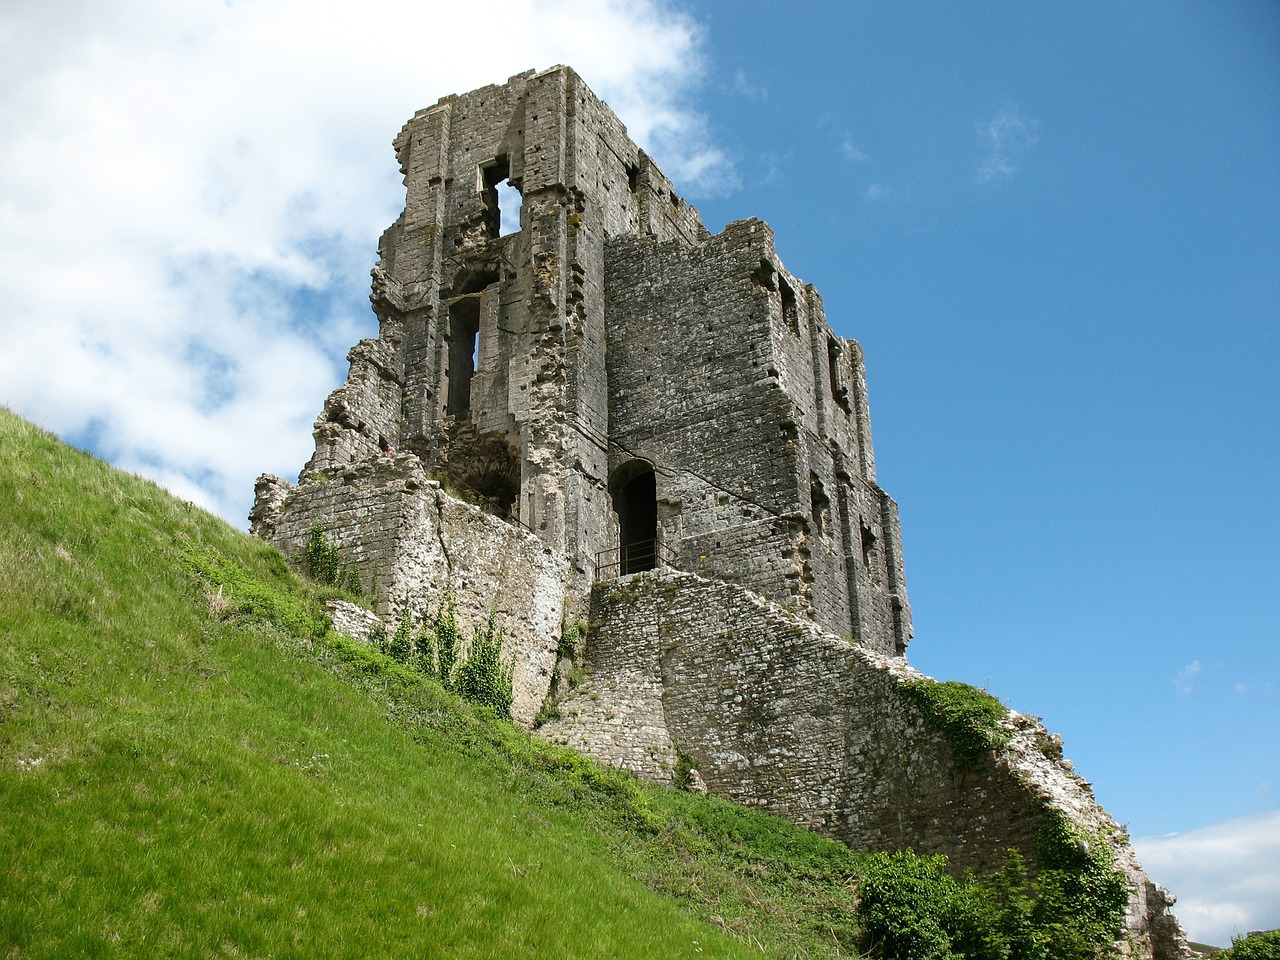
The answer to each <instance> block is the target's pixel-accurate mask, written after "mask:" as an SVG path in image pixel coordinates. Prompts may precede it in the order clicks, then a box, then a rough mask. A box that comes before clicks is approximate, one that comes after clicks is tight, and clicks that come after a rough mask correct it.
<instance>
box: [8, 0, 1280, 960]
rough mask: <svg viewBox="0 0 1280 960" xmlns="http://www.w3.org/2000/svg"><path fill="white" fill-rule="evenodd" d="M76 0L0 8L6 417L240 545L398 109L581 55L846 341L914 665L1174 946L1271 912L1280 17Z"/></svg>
mask: <svg viewBox="0 0 1280 960" xmlns="http://www.w3.org/2000/svg"><path fill="white" fill-rule="evenodd" d="M52 8H53V5H39V4H34V3H21V2H20V3H16V4H10V5H6V6H5V8H4V9H3V10H2V11H0V91H3V92H2V93H0V120H3V122H4V125H5V129H6V131H8V133H7V134H6V137H5V138H4V141H3V143H0V243H3V245H4V249H5V252H6V256H5V257H4V258H3V262H0V335H2V336H3V339H4V342H5V344H6V350H5V351H4V355H3V357H0V402H3V403H6V404H8V405H9V406H11V407H12V408H14V409H15V410H17V411H18V412H20V413H22V414H24V415H26V416H28V417H30V418H32V419H34V420H36V421H37V422H39V423H41V424H42V425H44V426H46V427H49V428H50V429H54V430H55V431H57V432H59V433H60V435H62V436H64V437H66V438H68V439H70V440H72V441H74V442H78V443H80V444H82V445H85V446H88V447H90V448H92V449H94V450H95V451H96V452H98V453H100V454H101V455H103V456H105V457H106V458H108V459H110V460H111V461H112V462H115V463H117V464H119V465H121V466H124V467H126V468H127V469H131V470H135V471H138V472H141V473H144V474H146V475H148V476H152V477H155V478H156V479H158V480H159V481H161V482H163V483H165V484H167V485H168V486H170V487H171V488H172V489H174V490H175V491H176V492H179V493H180V494H182V495H184V496H187V497H189V498H191V499H194V500H196V501H197V502H200V503H203V504H205V505H207V506H209V507H210V508H211V509H214V510H216V511H218V512H220V513H222V514H223V515H224V516H226V517H227V518H228V519H230V520H232V522H235V523H237V524H239V525H241V526H243V525H244V523H245V521H244V515H245V511H246V510H247V507H248V503H249V501H250V499H251V496H252V481H253V477H254V476H255V475H256V474H257V473H258V472H261V471H264V470H269V471H272V472H276V473H281V474H289V473H291V472H296V470H297V468H298V467H299V466H300V465H301V464H302V463H303V462H304V461H305V459H306V457H307V455H308V454H309V451H310V446H311V441H310V423H311V420H312V418H313V417H314V416H315V414H316V413H317V412H318V411H319V409H320V406H321V404H322V403H323V399H324V397H325V395H326V394H327V393H328V391H329V390H331V389H332V388H333V387H334V386H335V385H336V384H337V383H338V382H339V381H340V380H341V378H342V376H343V374H344V372H345V364H344V362H343V356H344V354H345V352H346V349H347V347H348V346H350V344H351V343H353V342H354V341H355V340H356V339H358V338H359V337H361V336H367V335H369V334H370V333H371V332H372V330H373V323H372V318H371V316H370V315H369V313H368V307H367V303H366V295H367V282H368V280H367V278H368V269H369V267H370V266H371V265H372V262H373V258H374V250H375V244H376V239H377V235H378V233H379V232H380V231H381V230H382V229H383V228H384V227H385V226H386V225H387V224H388V223H390V221H391V220H392V219H393V218H394V217H395V215H396V213H397V211H398V208H399V205H400V203H401V202H402V199H403V197H402V193H401V188H400V187H399V184H398V177H397V174H396V169H395V164H394V159H393V157H392V155H391V150H390V147H389V142H390V140H391V138H392V137H393V136H394V134H395V133H396V131H397V130H398V129H399V127H400V125H401V124H402V123H403V122H404V120H405V119H407V117H408V116H409V115H410V114H411V113H412V112H413V111H414V110H415V109H417V108H419V107H422V106H425V105H428V104H430V103H432V102H434V101H435V100H436V99H437V98H438V97H440V96H441V95H444V94H447V93H451V92H460V91H463V90H467V89H471V88H473V87H476V86H480V85H482V84H485V83H491V82H498V81H502V80H504V79H505V78H506V77H507V76H508V75H510V74H513V73H516V72H518V71H520V70H523V69H527V68H529V67H545V66H549V65H551V64H553V63H557V62H564V63H569V64H571V65H573V66H575V67H576V68H577V69H578V70H579V71H580V72H581V73H582V74H583V76H584V77H585V79H586V80H587V82H588V83H589V84H591V85H592V87H593V88H594V89H595V90H596V91H597V92H598V93H600V94H601V95H602V96H604V97H605V98H606V99H607V100H608V101H609V102H610V103H611V104H612V105H613V106H614V108H615V109H616V110H617V111H618V112H619V114H620V115H621V116H622V118H623V120H624V121H625V122H626V123H627V125H628V128H629V129H630V130H631V132H632V135H633V136H634V137H635V138H636V139H637V140H638V141H639V142H640V143H641V144H642V145H644V146H645V147H646V149H648V150H650V152H652V153H653V154H654V155H655V156H656V157H657V158H658V160H659V162H660V163H661V164H662V165H663V167H664V168H665V169H666V170H667V172H668V173H669V174H671V175H672V177H673V179H674V180H675V181H676V183H677V185H678V188H679V189H681V191H682V192H683V193H684V194H685V195H686V196H688V197H689V198H690V199H691V200H692V201H693V202H694V203H695V204H696V205H697V206H698V207H699V209H700V210H701V211H702V213H703V216H704V219H705V220H706V222H707V224H708V226H709V227H711V228H712V229H713V230H718V229H720V228H721V227H723V225H724V224H725V223H727V222H729V221H731V220H734V219H739V218H743V217H750V216H756V217H760V218H762V219H765V220H767V221H768V222H769V223H770V224H771V225H772V226H773V228H774V230H775V232H776V235H777V241H778V250H779V252H780V254H781V256H782V257H783V259H784V261H785V262H786V264H787V266H788V268H789V269H790V270H791V272H792V273H794V274H796V275H797V276H799V277H801V278H803V279H804V280H806V281H808V282H811V283H813V284H815V285H816V286H817V288H818V290H819V291H820V292H821V294H822V295H823V297H824V300H825V303H826V308H827V315H828V319H829V320H830V321H831V323H832V325H833V326H834V327H835V328H836V329H837V330H838V331H839V332H840V333H841V334H843V335H845V336H849V337H853V338H855V339H857V340H858V341H859V342H860V343H861V344H862V345H863V348H864V350H865V352H866V358H867V367H868V375H869V379H870V388H871V404H872V413H873V423H874V430H875V445H876V453H877V463H878V467H879V473H880V481H881V483H882V485H883V486H884V487H885V488H886V489H887V490H888V491H889V492H890V494H891V495H893V496H894V497H895V499H897V501H898V503H899V505H900V507H901V511H902V522H903V534H904V540H905V556H906V564H907V582H908V588H909V591H910V597H911V601H912V606H913V611H914V614H915V621H916V629H917V637H916V640H915V641H914V642H913V644H912V646H911V649H910V659H911V660H912V662H913V663H914V664H915V665H916V666H917V667H919V668H920V669H922V670H924V671H926V672H928V673H930V674H932V675H935V676H938V677H942V678H953V679H960V680H965V681H968V682H970V683H975V684H978V685H981V686H984V687H987V688H988V689H990V690H991V691H992V692H993V693H995V694H996V695H997V696H999V697H1001V698H1002V699H1004V700H1005V701H1006V702H1008V703H1009V704H1010V705H1011V706H1013V707H1015V708H1017V709H1019V710H1023V711H1026V712H1031V713H1036V714H1039V715H1041V716H1043V717H1044V718H1045V720H1046V722H1047V723H1048V725H1049V727H1050V728H1051V729H1053V730H1056V731H1058V732H1060V733H1062V734H1063V736H1064V739H1065V742H1066V752H1067V755H1068V756H1070V757H1071V758H1072V759H1073V760H1074V761H1075V762H1076V765H1077V767H1078V768H1079V769H1080V770H1081V771H1082V772H1083V773H1084V775H1085V776H1086V777H1088V778H1089V779H1091V780H1092V781H1093V783H1094V785H1095V789H1096V791H1097V794H1098V797H1099V799H1100V800H1101V801H1102V802H1103V804H1104V805H1105V806H1106V807H1107V808H1108V809H1109V810H1110V811H1111V813H1112V814H1113V815H1114V816H1115V817H1116V819H1117V820H1119V821H1121V822H1124V823H1127V824H1128V825H1129V828H1130V830H1131V832H1132V833H1133V835H1134V836H1135V837H1136V838H1138V844H1137V845H1138V849H1139V853H1140V855H1141V856H1142V857H1143V859H1144V861H1145V862H1147V864H1148V867H1149V869H1150V870H1151V872H1152V873H1153V875H1154V876H1155V878H1156V879H1157V880H1160V881H1161V882H1163V883H1165V884H1167V885H1169V886H1171V887H1172V888H1173V889H1174V890H1175V892H1177V893H1179V894H1180V896H1181V898H1182V903H1181V904H1180V906H1179V914H1180V916H1181V917H1182V919H1183V921H1184V923H1185V924H1186V925H1187V927H1188V929H1189V930H1190V932H1191V933H1192V935H1193V937H1196V938H1198V939H1202V940H1208V941H1210V942H1219V943H1225V942H1226V940H1227V939H1228V938H1229V936H1230V934H1231V933H1232V932H1243V931H1244V930H1247V929H1255V928H1258V927H1264V926H1268V927H1274V926H1280V873H1277V870H1276V868H1275V866H1274V864H1275V863H1276V862H1278V859H1280V857H1278V856H1277V855H1280V800H1278V799H1277V797H1278V794H1280V748H1278V747H1277V745H1276V734H1277V732H1278V731H1280V690H1277V682H1278V679H1280V669H1278V668H1280V628H1278V627H1277V624H1280V550H1278V549H1277V543H1278V542H1280V508H1278V507H1277V505H1276V498H1275V496H1274V493H1273V491H1274V489H1275V487H1276V486H1277V484H1276V481H1275V478H1276V476H1277V475H1278V474H1280V444H1278V443H1277V438H1278V436H1280V429H1278V427H1280V424H1278V423H1277V421H1278V420H1280V387H1278V386H1277V378H1276V376H1275V375H1274V374H1273V369H1274V368H1275V367H1276V366H1277V363H1278V362H1280V332H1278V329H1280V327H1278V324H1277V322H1276V321H1277V318H1278V317H1280V267H1278V266H1277V265H1278V264H1280V228H1278V227H1277V224H1280V4H1276V3H1272V2H1238V0H1213V2H1208V0H1205V2H1197V3H1190V2H1166V3H1163V4H1160V5H1154V4H1133V3H1121V2H1106V3H1104V2H1093V3H1089V2H1084V3H1081V2H1072V3H1067V2H1044V3H998V2H990V3H981V4H978V3H943V2H917V3H911V4H906V3H877V2H849V3H793V4H788V5H779V4H775V3H767V4H766V3H763V2H758V0H734V2H732V3H728V2H699V0H687V2H681V0H671V2H669V3H665V4H664V3H656V2H643V0H637V2H629V3H621V2H599V0H564V2H552V0H495V2H494V3H491V4H490V5H489V6H488V7H487V8H486V30H487V33H486V35H485V40H486V43H487V47H486V48H485V50H484V56H476V55H475V47H474V45H473V44H470V43H468V44H439V43H438V38H439V37H442V36H450V35H454V34H458V33H463V32H465V33H466V34H467V35H468V36H469V37H472V36H474V34H475V30H476V27H475V24H474V23H473V22H472V19H471V17H470V14H469V12H468V11H455V10H453V9H452V7H448V6H445V5H433V4H410V3H401V2H398V0H370V2H368V3H365V4H362V5H360V6H359V7H358V8H357V6H356V5H355V4H348V3H343V2H339V0H312V2H309V3H303V2H302V0H258V2H254V3H223V2H221V0H189V2H183V3H174V2H171V0H137V2H108V3H100V2H99V3H88V2H81V3H69V4H67V5H65V7H60V8H59V9H58V10H53V9H52ZM387 24H395V25H396V29H394V30H389V29H387V27H386V25H387ZM413 37H421V38H422V40H421V51H420V54H421V55H418V54H414V55H412V56H410V55H408V52H411V51H414V50H416V49H417V47H416V46H415V43H416V41H414V40H413V39H412V38H413ZM403 38H410V39H403ZM433 38H435V39H433ZM389 45H391V46H394V47H395V48H396V49H397V50H402V51H405V54H404V55H400V54H395V53H394V52H389ZM1157 838H1160V839H1157ZM1232 876H1234V877H1236V878H1237V879H1236V880H1232V881H1229V880H1228V879H1226V878H1228V877H1232ZM1241 878H1243V879H1241Z"/></svg>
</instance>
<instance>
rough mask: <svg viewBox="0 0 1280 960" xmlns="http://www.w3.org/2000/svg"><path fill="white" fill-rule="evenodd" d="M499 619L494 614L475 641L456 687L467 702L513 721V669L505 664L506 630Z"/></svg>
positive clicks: (472, 640)
mask: <svg viewBox="0 0 1280 960" xmlns="http://www.w3.org/2000/svg"><path fill="white" fill-rule="evenodd" d="M496 619H497V618H496V616H495V615H494V613H493V612H492V611H490V613H489V620H488V622H487V623H486V624H485V625H484V627H482V628H481V629H480V630H478V631H476V633H475V635H474V636H473V637H472V638H471V649H470V650H468V651H467V658H466V659H465V660H463V661H462V664H461V666H459V667H458V672H457V676H456V677H455V678H454V685H453V687H454V691H455V692H456V693H457V694H458V695H459V696H461V697H463V698H464V699H466V700H470V701H471V702H472V703H478V704H480V705H481V706H486V707H492V708H493V710H494V712H495V713H497V714H498V716H500V717H510V716H511V700H512V691H511V677H512V666H511V664H510V663H503V662H502V630H501V629H500V628H499V627H498V626H497V622H496Z"/></svg>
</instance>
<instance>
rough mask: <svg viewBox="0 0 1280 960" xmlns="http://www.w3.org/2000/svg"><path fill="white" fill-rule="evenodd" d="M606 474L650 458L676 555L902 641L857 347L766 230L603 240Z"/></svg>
mask: <svg viewBox="0 0 1280 960" xmlns="http://www.w3.org/2000/svg"><path fill="white" fill-rule="evenodd" d="M606 253H607V256H606V261H605V280H606V299H607V303H608V310H607V318H608V335H609V350H608V363H607V373H608V383H609V437H610V441H611V450H610V461H609V462H610V469H611V471H612V470H614V469H616V468H618V467H619V466H620V465H622V464H624V463H626V462H627V461H628V460H632V459H634V458H640V459H643V460H647V461H649V462H651V463H652V464H653V465H654V468H655V473H656V478H657V487H658V500H659V507H660V511H659V519H660V523H659V537H660V539H662V540H663V541H664V542H665V543H666V544H667V545H668V546H669V547H670V548H671V549H672V550H673V552H674V553H675V554H676V555H677V556H678V557H679V558H680V565H681V566H682V567H683V568H684V569H686V570H691V571H695V572H698V573H701V574H704V575H706V576H710V577H716V578H719V579H723V580H727V581H730V582H733V583H738V584H741V585H743V586H746V587H748V588H750V589H752V590H754V591H756V592H758V593H761V594H764V595H765V596H768V597H770V598H772V599H774V600H778V601H779V602H782V603H786V604H788V605H789V606H791V607H792V608H793V609H796V610H799V611H801V612H803V613H805V614H806V615H808V616H810V617H812V618H813V619H814V620H816V621H817V622H818V623H820V624H821V625H822V626H824V627H825V628H826V629H828V630H830V631H832V632H835V633H841V634H851V635H853V636H856V637H858V638H859V639H860V640H861V641H863V642H864V643H865V644H867V645H869V646H871V647H872V648H873V649H877V650H880V651H881V652H884V653H890V654H892V653H898V652H900V651H901V650H903V649H905V647H906V643H907V640H908V639H909V638H910V636H911V619H910V612H909V607H908V605H907V599H906V586H905V578H904V575H903V570H902V563H901V555H902V541H901V533H900V530H899V526H898V516H897V508H896V505H894V504H893V501H892V500H890V499H889V498H888V497H887V496H886V495H885V494H884V492H883V491H882V490H880V488H879V487H878V486H876V483H875V466H874V457H873V456H872V454H871V437H870V421H869V416H868V414H867V413H866V407H867V403H866V387H865V376H864V375H863V373H862V353H861V351H860V350H859V349H858V347H857V344H855V343H852V342H851V341H847V340H843V339H841V338H840V337H837V336H836V335H835V334H834V333H833V332H832V331H831V329H830V328H829V327H828V326H827V323H826V321H825V319H824V315H823V312H822V305H821V300H820V298H818V296H817V294H816V293H814V292H813V291H812V289H811V288H807V287H805V286H804V285H803V284H801V283H800V282H799V281H797V280H796V279H795V278H794V277H791V276H790V275H789V274H788V273H786V271H785V270H784V269H783V268H782V266H781V265H780V263H779V262H778V258H777V254H776V252H775V250H774V240H773V232H772V231H771V230H770V229H769V227H768V226H767V225H765V224H764V223H762V222H760V221H758V220H744V221H740V222H737V223H732V224H730V225H729V226H728V227H726V228H725V230H724V231H723V232H722V233H720V234H717V235H716V236H714V237H710V238H708V239H706V240H704V241H702V242H701V243H698V244H688V243H684V242H680V241H669V242H660V241H657V240H654V239H651V238H634V237H623V238H617V239H615V240H613V241H611V243H610V245H609V248H608V250H607V251H606Z"/></svg>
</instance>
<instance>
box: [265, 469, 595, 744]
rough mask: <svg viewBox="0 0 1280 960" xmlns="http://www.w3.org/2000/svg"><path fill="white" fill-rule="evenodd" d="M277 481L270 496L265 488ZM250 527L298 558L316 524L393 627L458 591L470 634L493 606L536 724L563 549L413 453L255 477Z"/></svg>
mask: <svg viewBox="0 0 1280 960" xmlns="http://www.w3.org/2000/svg"><path fill="white" fill-rule="evenodd" d="M267 489H270V490H271V491H273V492H272V494H271V495H270V496H263V495H262V491H264V490H267ZM259 490H260V496H259V504H260V505H264V504H266V505H268V506H265V507H264V508H263V510H262V511H260V512H256V513H255V515H254V517H253V518H252V519H253V532H254V533H256V534H258V535H259V536H261V537H262V538H263V539H265V540H267V541H268V542H269V543H272V544H274V545H275V546H277V547H279V548H280V550H281V551H283V552H284V554H285V555H286V556H288V557H290V558H294V559H296V558H298V557H299V555H300V553H301V552H302V550H303V549H304V547H305V545H306V541H307V538H308V536H309V535H310V532H311V529H312V527H313V526H315V525H316V524H319V526H320V528H321V530H322V531H323V532H324V535H325V537H326V539H328V541H329V542H330V543H332V544H334V545H335V546H337V548H338V552H339V555H340V557H341V560H342V562H343V563H344V564H346V565H349V567H351V568H353V569H354V570H355V571H356V573H357V574H358V576H359V578H360V581H361V583H362V584H363V587H364V589H365V590H366V591H367V592H369V593H370V594H371V595H373V596H374V598H375V599H376V601H377V607H378V612H379V614H380V615H381V617H382V618H383V621H384V622H385V623H386V624H387V627H388V629H389V630H394V629H395V625H396V623H397V622H398V621H399V618H400V616H401V614H402V612H403V611H404V610H406V609H408V610H410V611H411V612H412V613H413V614H414V615H415V619H416V618H417V616H419V615H421V614H422V613H424V612H428V611H434V610H435V609H436V607H437V606H438V604H439V603H440V602H441V600H442V599H443V598H444V597H445V596H446V594H447V593H449V592H450V591H451V592H452V593H453V596H454V597H455V599H456V601H457V613H458V622H459V625H460V626H461V627H462V629H463V633H464V635H465V636H470V635H471V633H473V632H474V631H475V630H476V629H478V628H479V627H481V626H483V625H484V623H485V621H486V620H487V618H488V616H489V612H490V611H491V610H492V611H494V612H495V613H496V614H497V621H498V624H499V625H500V626H501V627H502V629H503V633H504V642H503V654H504V657H507V658H510V659H511V660H512V661H513V663H514V665H515V676H514V680H513V692H514V702H513V705H512V709H511V712H512V717H513V718H514V719H515V720H517V721H519V722H521V723H524V724H525V725H528V724H530V723H532V721H533V717H534V714H536V713H537V711H538V708H539V707H540V706H541V704H542V702H543V700H544V699H545V697H546V695H547V690H548V686H549V684H550V682H551V675H552V671H553V670H554V668H555V662H556V649H557V646H558V644H559V638H560V632H561V621H562V619H563V617H564V614H565V597H566V594H567V585H568V583H569V582H570V576H571V575H570V571H569V564H568V562H567V560H566V559H565V558H564V557H563V556H562V555H560V554H556V553H553V552H552V551H550V550H548V549H547V548H546V546H545V545H544V544H543V543H542V542H541V541H540V540H539V539H538V538H537V537H535V536H533V535H532V534H531V533H529V532H527V531H525V530H522V529H521V528H519V527H517V526H514V525H513V524H511V523H508V522H506V521H504V520H500V519H498V518H497V517H493V516H490V515H488V514H487V513H485V512H484V511H482V510H480V509H479V508H478V507H475V506H472V505H471V504H468V503H464V502H462V501H460V500H457V499H455V498H453V497H451V496H449V495H448V494H446V493H445V492H444V490H443V489H442V488H441V486H440V484H438V483H436V482H435V481H433V480H430V479H428V478H427V476H426V474H425V473H424V472H423V470H422V466H421V464H420V463H419V461H418V459H417V458H416V457H413V456H409V455H400V456H386V457H377V458H372V459H368V460H364V461H362V462H361V463H359V464H358V465H354V466H352V467H350V468H348V469H347V470H346V471H344V472H341V473H338V474H335V475H333V476H328V477H321V478H317V479H313V480H311V481H310V482H307V483H303V484H301V485H299V486H296V487H294V486H292V485H289V484H286V483H284V481H281V480H279V479H278V478H275V477H264V478H262V479H260V480H259Z"/></svg>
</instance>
